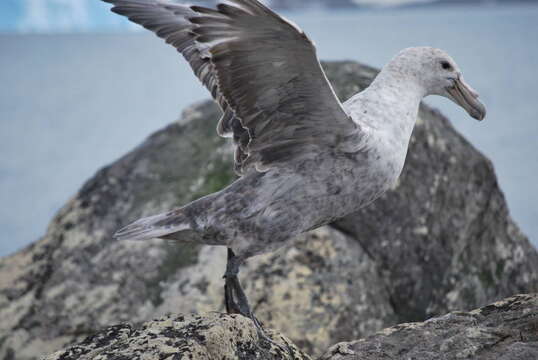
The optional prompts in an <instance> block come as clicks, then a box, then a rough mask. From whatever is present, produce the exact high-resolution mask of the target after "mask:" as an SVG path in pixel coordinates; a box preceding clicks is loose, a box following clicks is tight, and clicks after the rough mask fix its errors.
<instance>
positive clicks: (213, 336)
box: [44, 313, 310, 360]
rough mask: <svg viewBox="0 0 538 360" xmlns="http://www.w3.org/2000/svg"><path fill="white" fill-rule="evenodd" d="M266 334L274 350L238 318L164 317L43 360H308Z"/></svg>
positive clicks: (274, 335) (280, 337)
mask: <svg viewBox="0 0 538 360" xmlns="http://www.w3.org/2000/svg"><path fill="white" fill-rule="evenodd" d="M267 335H268V336H269V337H270V338H271V340H272V341H274V342H275V343H277V344H278V345H280V346H277V345H274V344H271V343H270V342H269V341H266V340H264V339H261V338H260V337H259V336H258V334H257V333H256V327H255V326H254V324H253V322H252V321H250V320H249V319H247V318H245V317H243V316H241V315H227V314H219V313H209V314H206V315H186V316H184V315H178V316H164V317H162V318H160V319H158V320H153V321H149V322H147V323H144V324H143V325H142V326H141V328H140V329H134V328H133V326H132V325H129V324H123V325H116V326H112V327H109V328H107V329H105V330H102V331H100V332H98V333H97V334H95V335H92V336H89V337H88V338H86V339H85V340H84V341H83V342H81V343H80V344H78V345H75V346H72V347H70V348H68V349H65V350H61V351H58V352H56V353H54V354H52V355H49V356H47V357H45V358H44V360H78V359H81V360H84V359H87V360H90V359H99V360H113V359H114V360H117V359H130V360H138V359H140V360H142V359H144V360H149V359H162V360H175V359H193V360H212V359H219V360H232V359H240V360H258V359H259V360H262V359H263V360H286V359H290V360H310V357H309V356H308V355H306V354H304V353H303V352H302V351H301V350H299V349H298V348H297V347H296V346H295V345H293V344H292V343H291V342H290V341H289V340H288V339H287V338H285V337H284V336H283V335H281V334H277V333H275V332H272V331H268V334H267Z"/></svg>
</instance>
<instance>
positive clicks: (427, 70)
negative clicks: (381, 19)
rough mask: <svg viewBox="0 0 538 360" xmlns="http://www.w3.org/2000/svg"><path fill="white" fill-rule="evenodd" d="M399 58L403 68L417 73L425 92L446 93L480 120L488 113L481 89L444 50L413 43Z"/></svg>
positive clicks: (432, 93) (441, 94)
mask: <svg viewBox="0 0 538 360" xmlns="http://www.w3.org/2000/svg"><path fill="white" fill-rule="evenodd" d="M397 59H398V60H399V61H398V62H397V63H400V64H401V67H400V69H399V71H403V72H405V73H407V75H410V76H413V77H415V78H416V79H417V81H418V82H419V83H420V85H421V86H422V88H423V89H424V92H425V94H424V96H428V95H440V96H444V97H446V98H448V99H450V100H452V101H453V102H455V103H456V104H458V105H459V106H461V107H462V108H464V109H465V110H466V111H467V112H468V113H469V115H471V116H472V117H473V118H475V119H477V120H483V119H484V117H485V116H486V108H485V106H484V104H482V102H480V100H479V99H478V93H477V92H476V91H475V90H474V89H473V88H472V87H471V86H470V85H469V84H467V83H466V82H465V80H463V76H462V73H461V71H460V69H459V67H458V65H457V64H456V62H455V61H454V60H453V59H452V58H451V57H450V56H449V55H448V54H447V53H446V52H445V51H443V50H440V49H435V48H432V47H413V48H408V49H405V50H402V51H401V52H400V53H399V54H398V56H397Z"/></svg>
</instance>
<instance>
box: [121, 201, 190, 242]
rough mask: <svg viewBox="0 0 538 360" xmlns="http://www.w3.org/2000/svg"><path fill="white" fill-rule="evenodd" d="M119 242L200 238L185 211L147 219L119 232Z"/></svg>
mask: <svg viewBox="0 0 538 360" xmlns="http://www.w3.org/2000/svg"><path fill="white" fill-rule="evenodd" d="M114 237H115V238H116V239H118V240H147V239H155V238H160V239H172V240H185V241H196V239H197V238H198V237H199V235H198V234H197V231H196V230H195V229H193V228H192V222H191V221H190V220H189V218H188V217H187V216H186V214H185V212H184V211H183V209H177V210H172V211H168V212H166V213H162V214H159V215H153V216H149V217H145V218H142V219H139V220H137V221H135V222H134V223H132V224H130V225H127V226H126V227H124V228H122V229H120V230H118V231H117V232H116V233H115V234H114Z"/></svg>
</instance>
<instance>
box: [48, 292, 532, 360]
mask: <svg viewBox="0 0 538 360" xmlns="http://www.w3.org/2000/svg"><path fill="white" fill-rule="evenodd" d="M268 334H269V335H270V336H271V338H272V339H273V341H275V342H278V344H280V347H278V346H275V345H272V344H271V343H269V342H266V341H264V340H260V339H259V338H258V335H257V333H256V328H255V327H254V325H253V323H252V322H251V321H250V320H248V319H246V318H244V317H242V316H239V315H226V314H219V313H208V314H204V315H187V316H184V315H175V316H164V317H162V318H161V319H158V320H153V321H150V322H147V323H144V324H143V325H142V326H141V327H140V328H139V329H135V328H134V327H133V326H132V325H129V324H123V325H116V326H112V327H109V328H107V329H105V330H102V331H100V332H98V333H97V334H95V335H92V336H89V337H88V338H86V339H85V340H84V341H82V342H81V343H79V344H77V345H75V346H72V347H69V348H67V349H65V350H61V351H58V352H56V353H54V354H52V355H49V356H47V357H45V358H43V360H60V359H61V360H71V359H72V360H75V359H81V360H86V359H87V360H89V359H99V360H106V359H110V360H112V359H133V360H136V359H192V360H206V359H208V360H209V359H248V360H254V359H297V360H299V359H305V360H306V359H310V358H309V357H308V355H306V354H305V353H303V352H301V351H300V350H299V349H298V348H297V346H295V345H293V344H292V343H291V342H290V341H289V340H288V339H287V338H285V337H283V336H282V335H280V334H278V333H275V332H272V331H270V330H269V331H268ZM469 358H472V359H475V360H490V359H491V360H530V359H536V358H538V294H533V295H517V296H514V297H511V298H508V299H505V300H503V301H500V302H497V303H494V304H492V305H488V306H486V307H483V308H481V309H478V310H474V311H471V312H468V313H466V312H453V313H449V314H447V315H445V316H441V317H437V318H432V319H429V320H427V321H425V322H423V323H407V324H400V325H397V326H394V327H392V328H388V329H384V330H383V331H381V332H379V333H377V334H375V335H373V336H370V337H368V338H366V339H362V340H358V341H354V342H345V343H339V344H336V345H334V346H332V347H331V348H330V349H329V350H328V351H327V352H326V353H325V355H323V356H322V357H321V358H320V360H359V359H360V360H378V359H420V360H437V359H439V360H441V359H469Z"/></svg>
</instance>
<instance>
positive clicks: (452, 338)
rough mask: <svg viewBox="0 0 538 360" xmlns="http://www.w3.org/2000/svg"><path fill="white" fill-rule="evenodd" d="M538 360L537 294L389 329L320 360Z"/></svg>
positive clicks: (338, 348) (340, 347)
mask: <svg viewBox="0 0 538 360" xmlns="http://www.w3.org/2000/svg"><path fill="white" fill-rule="evenodd" d="M359 359H360V360H381V359H420V360H438V359H439V360H441V359H473V360H531V359H538V295H537V294H533V295H518V296H514V297H511V298H508V299H505V300H503V301H499V302H497V303H494V304H492V305H488V306H486V307H483V308H481V309H477V310H474V311H471V312H453V313H450V314H448V315H445V316H441V317H438V318H432V319H429V320H427V321H425V322H423V323H407V324H401V325H397V326H394V327H392V328H388V329H385V330H383V331H381V332H379V333H377V334H375V335H373V336H370V337H368V338H366V339H362V340H359V341H354V342H349V343H340V344H337V345H335V346H333V347H332V348H331V349H330V350H329V351H328V352H327V353H326V354H325V355H324V356H322V357H321V359H320V360H359Z"/></svg>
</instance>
